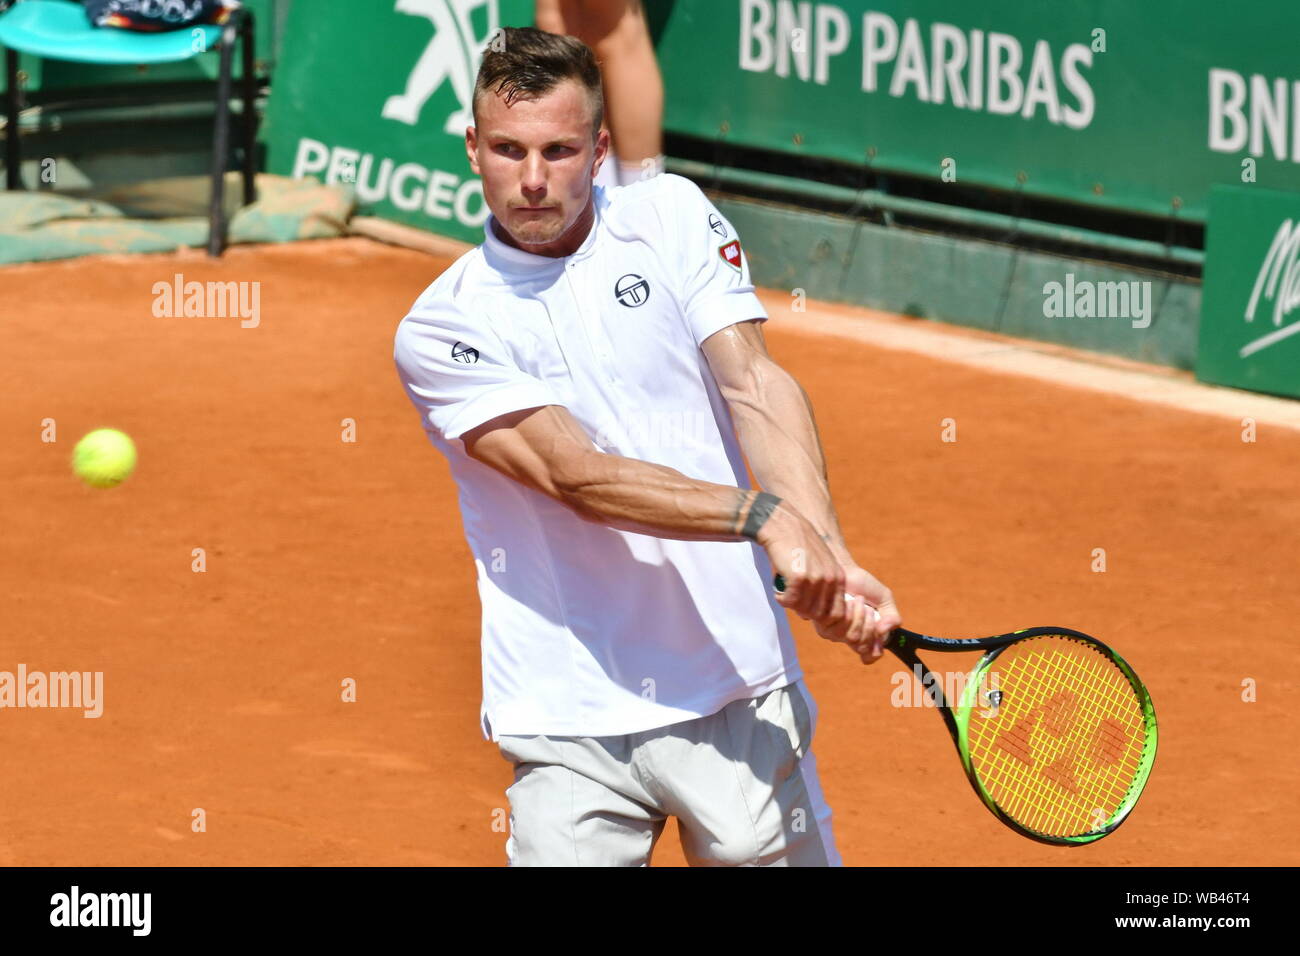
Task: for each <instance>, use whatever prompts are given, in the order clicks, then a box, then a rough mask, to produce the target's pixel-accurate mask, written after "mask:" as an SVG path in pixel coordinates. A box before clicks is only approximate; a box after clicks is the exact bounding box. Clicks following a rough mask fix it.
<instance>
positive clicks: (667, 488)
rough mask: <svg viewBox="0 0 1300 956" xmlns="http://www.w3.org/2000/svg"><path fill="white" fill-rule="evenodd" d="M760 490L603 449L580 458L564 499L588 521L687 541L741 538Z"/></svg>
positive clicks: (567, 476)
mask: <svg viewBox="0 0 1300 956" xmlns="http://www.w3.org/2000/svg"><path fill="white" fill-rule="evenodd" d="M757 495H758V492H757V491H753V490H747V489H743V488H736V487H735V486H733V485H719V484H714V483H713V482H710V481H697V480H696V479H693V478H688V477H687V476H686V475H683V474H682V473H681V472H679V471H676V470H674V469H672V468H668V467H665V466H663V465H656V464H653V463H651V462H648V461H641V460H639V459H635V458H624V457H622V456H619V455H606V454H599V453H595V454H591V455H584V456H583V457H582V458H581V459H580V460H579V461H578V462H575V463H574V465H573V466H572V468H571V469H570V470H569V471H568V472H567V473H566V474H565V476H564V481H563V485H562V488H561V500H562V501H564V502H565V503H566V504H567V505H569V507H571V508H572V509H573V510H574V511H575V512H577V514H579V515H580V516H581V517H583V518H585V519H586V520H588V521H594V522H597V523H599V524H606V525H610V526H612V527H615V528H620V529H622V530H624V531H636V532H639V533H642V534H650V535H654V536H656V537H659V538H677V539H681V540H687V541H736V540H738V539H739V538H740V537H741V536H742V535H741V532H742V531H744V530H745V527H746V521H747V519H749V517H750V509H751V506H752V505H753V502H754V499H755V497H756V496H757ZM786 517H787V519H788V517H789V516H788V515H787V516H786ZM751 527H752V525H751Z"/></svg>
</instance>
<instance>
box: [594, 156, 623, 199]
mask: <svg viewBox="0 0 1300 956" xmlns="http://www.w3.org/2000/svg"><path fill="white" fill-rule="evenodd" d="M595 183H596V185H597V186H600V187H602V188H604V189H617V188H618V185H619V182H618V157H617V156H616V155H614V147H613V146H611V147H610V148H609V152H607V153H606V154H605V161H604V162H603V163H601V164H600V169H598V170H597V171H596V179H595Z"/></svg>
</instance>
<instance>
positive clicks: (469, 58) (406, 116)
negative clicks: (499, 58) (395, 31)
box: [382, 0, 501, 139]
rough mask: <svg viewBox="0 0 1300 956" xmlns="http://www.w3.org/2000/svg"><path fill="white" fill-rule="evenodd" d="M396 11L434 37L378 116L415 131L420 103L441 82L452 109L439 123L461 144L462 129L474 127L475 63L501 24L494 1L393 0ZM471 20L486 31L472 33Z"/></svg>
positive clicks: (424, 101) (477, 63) (426, 100)
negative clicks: (447, 87)
mask: <svg viewBox="0 0 1300 956" xmlns="http://www.w3.org/2000/svg"><path fill="white" fill-rule="evenodd" d="M394 9H395V10H396V11H397V12H398V13H405V14H407V15H408V16H412V17H423V18H424V19H426V20H428V21H430V22H431V23H432V24H433V38H432V39H430V40H429V43H428V45H427V46H425V48H424V52H423V53H421V54H420V58H419V60H417V61H416V63H415V66H414V68H413V69H412V70H411V73H410V75H409V76H408V77H407V78H406V89H405V90H404V91H402V92H401V93H398V94H396V95H394V96H390V97H389V98H388V99H387V100H386V101H385V102H384V108H383V111H382V115H383V116H384V118H385V119H391V120H397V121H398V122H399V123H406V124H407V125H408V126H415V125H416V124H417V123H419V121H420V111H421V110H423V109H424V104H425V103H427V102H428V101H429V98H430V97H431V96H433V94H434V93H435V92H436V91H437V90H438V88H439V87H441V86H442V85H443V83H450V84H451V91H452V92H453V93H454V94H455V95H456V109H454V110H453V111H452V112H451V113H450V114H449V115H448V116H447V118H446V120H445V121H444V122H443V131H444V132H446V133H448V134H449V135H451V136H458V137H461V138H462V139H463V138H464V136H465V127H466V126H471V125H473V123H474V114H473V110H472V105H473V95H474V77H475V76H476V75H477V74H478V67H479V61H480V60H481V59H482V56H483V51H484V50H485V49H486V48H487V46H488V44H489V43H491V42H492V38H493V35H494V34H495V33H496V32H497V29H498V24H499V23H500V22H501V15H500V12H499V11H498V9H497V0H397V2H396V5H395V7H394ZM475 20H480V21H486V32H484V33H481V34H480V33H477V32H476V31H475V29H474V27H475ZM494 49H495V47H494Z"/></svg>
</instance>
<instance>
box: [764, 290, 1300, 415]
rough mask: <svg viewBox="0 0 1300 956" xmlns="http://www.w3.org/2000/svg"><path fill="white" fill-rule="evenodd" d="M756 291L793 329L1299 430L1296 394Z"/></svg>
mask: <svg viewBox="0 0 1300 956" xmlns="http://www.w3.org/2000/svg"><path fill="white" fill-rule="evenodd" d="M759 297H760V298H761V299H762V300H763V304H764V305H765V306H766V307H767V310H768V315H769V317H770V318H769V322H771V323H773V324H774V325H776V326H778V327H779V328H781V329H782V330H783V331H787V332H793V333H795V334H804V335H819V336H830V337H834V338H840V339H849V340H852V341H855V342H862V343H864V344H867V345H872V346H875V347H877V348H882V349H889V350H891V351H895V352H911V353H913V354H916V355H924V356H927V357H929V358H933V359H937V360H939V361H942V362H951V363H953V364H955V365H964V366H967V367H969V368H978V369H983V370H985V371H990V372H998V373H1002V374H1006V375H1019V376H1023V377H1025V378H1033V379H1037V380H1039V381H1043V382H1051V383H1052V384H1054V385H1061V386H1065V387H1067V388H1078V389H1085V390H1087V391H1091V392H1102V393H1104V394H1107V395H1115V396H1118V397H1120V398H1128V399H1132V400H1134V401H1142V402H1150V403H1152V404H1156V405H1164V406H1166V407H1169V408H1176V409H1179V410H1180V411H1186V412H1195V413H1198V414H1202V415H1214V416H1216V417H1219V418H1230V419H1234V420H1235V421H1237V422H1238V423H1240V422H1241V420H1242V419H1243V418H1253V419H1254V420H1255V421H1256V423H1258V424H1269V425H1277V426H1280V427H1283V428H1290V429H1294V430H1296V431H1300V401H1293V400H1291V399H1287V398H1276V397H1274V396H1272V395H1258V394H1256V393H1254V392H1247V391H1241V390H1239V389H1235V388H1221V387H1219V386H1216V385H1206V384H1203V383H1201V382H1197V381H1195V379H1194V378H1193V377H1192V375H1191V373H1190V372H1181V371H1177V370H1174V369H1166V368H1163V367H1161V366H1156V365H1146V364H1143V363H1140V362H1131V361H1128V360H1126V359H1118V358H1113V357H1111V356H1106V355H1099V354H1097V353H1095V352H1087V351H1083V350H1081V349H1071V348H1067V347H1065V346H1059V345H1054V344H1050V343H1044V342H1035V341H1029V340H1025V339H1013V338H1010V337H1009V336H995V335H992V334H990V333H986V332H981V331H977V330H972V329H966V328H963V327H961V326H954V325H946V324H943V323H937V322H931V321H929V320H926V319H908V318H904V317H902V316H897V315H893V314H890V313H887V312H879V311H876V310H874V309H864V308H856V307H852V306H842V305H838V304H830V303H823V302H814V301H812V300H809V301H808V303H807V311H806V312H801V313H793V312H791V311H790V296H789V293H785V292H779V291H772V290H769V289H760V290H759ZM1297 374H1300V372H1298V373H1297Z"/></svg>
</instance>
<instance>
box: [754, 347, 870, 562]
mask: <svg viewBox="0 0 1300 956" xmlns="http://www.w3.org/2000/svg"><path fill="white" fill-rule="evenodd" d="M728 399H729V404H730V407H731V414H732V418H733V419H734V421H735V423H736V431H737V434H738V435H739V437H740V443H741V447H742V448H743V449H744V452H745V457H746V458H747V459H748V460H749V466H750V468H751V469H753V472H754V477H755V478H757V479H758V483H759V485H760V487H762V488H763V490H764V491H768V492H771V493H772V494H774V495H777V496H778V497H780V498H782V499H784V500H785V502H786V503H787V504H789V505H790V506H791V507H793V508H794V510H796V511H798V512H799V513H800V514H801V515H803V516H804V517H805V518H806V519H807V520H808V521H809V522H811V523H812V525H813V526H814V527H815V528H816V529H817V531H818V533H819V534H820V535H821V538H822V540H823V541H825V542H826V545H827V547H829V548H830V549H831V552H832V553H833V554H835V556H836V558H837V559H839V560H841V561H843V562H846V563H847V562H850V561H851V560H852V559H851V558H850V557H849V553H848V548H847V546H846V545H845V542H844V535H843V533H842V532H841V530H840V522H839V517H838V516H837V515H836V513H835V506H834V504H833V503H832V502H831V493H830V483H829V480H828V478H827V474H826V456H825V455H824V454H823V452H822V445H821V436H820V434H819V433H818V431H817V422H816V419H815V418H814V417H813V410H812V402H811V401H810V400H809V398H808V394H807V393H806V392H805V391H804V390H803V387H802V386H801V385H800V384H799V383H798V382H797V381H796V380H795V379H794V377H793V376H792V375H790V374H789V373H788V372H786V371H785V370H784V369H783V368H781V367H780V366H779V365H777V364H776V363H775V362H765V363H764V364H763V365H762V366H761V367H760V368H759V369H758V371H757V372H756V374H755V376H754V379H753V382H752V383H751V387H750V388H748V389H747V390H745V391H744V392H741V393H733V394H731V395H729V396H728Z"/></svg>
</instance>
